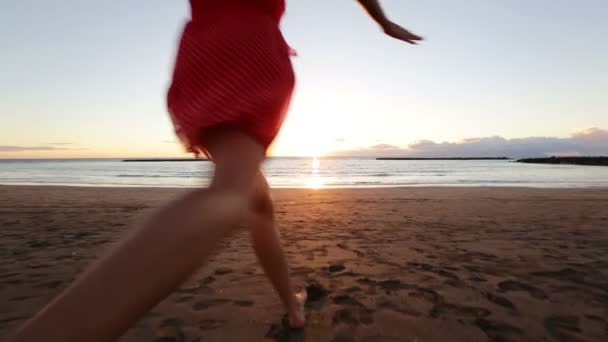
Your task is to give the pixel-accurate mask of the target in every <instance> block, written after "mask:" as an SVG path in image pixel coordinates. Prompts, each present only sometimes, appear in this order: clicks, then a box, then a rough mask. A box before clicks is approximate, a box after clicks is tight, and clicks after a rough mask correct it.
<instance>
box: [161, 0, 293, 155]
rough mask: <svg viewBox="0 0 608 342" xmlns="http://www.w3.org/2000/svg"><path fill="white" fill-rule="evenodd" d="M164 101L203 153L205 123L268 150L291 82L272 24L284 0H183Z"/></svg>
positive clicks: (186, 139)
mask: <svg viewBox="0 0 608 342" xmlns="http://www.w3.org/2000/svg"><path fill="white" fill-rule="evenodd" d="M190 5H191V9H192V19H191V20H190V21H189V22H188V23H187V24H186V27H185V29H184V32H183V34H182V37H181V41H180V45H179V50H178V53H177V60H176V63H175V69H174V73H173V81H172V84H171V87H170V89H169V92H168V96H167V105H168V109H169V113H170V114H171V118H172V120H173V124H174V126H175V131H176V133H177V135H178V136H179V137H180V139H181V140H182V142H183V143H184V144H185V145H186V147H187V148H188V149H189V150H190V151H191V152H194V153H196V154H199V153H206V149H205V136H206V133H207V132H208V131H209V129H210V128H213V127H217V126H224V125H230V126H232V127H236V128H238V129H240V130H242V131H243V132H244V133H246V134H248V135H249V136H251V137H252V138H254V139H255V140H256V141H257V142H258V143H259V144H260V145H262V146H263V147H264V148H268V146H269V145H270V143H271V142H272V141H273V139H274V138H275V137H276V135H277V133H278V131H279V129H280V127H281V124H282V122H283V119H284V116H285V112H286V110H287V107H288V105H289V100H290V98H291V94H292V91H293V87H294V81H295V79H294V73H293V68H292V65H291V61H290V58H289V56H290V48H289V46H288V45H287V43H286V42H285V40H284V38H283V35H282V34H281V31H280V29H279V23H280V21H281V17H282V16H283V12H284V10H285V1H284V0H190Z"/></svg>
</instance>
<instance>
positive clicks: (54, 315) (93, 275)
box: [10, 130, 264, 342]
mask: <svg viewBox="0 0 608 342" xmlns="http://www.w3.org/2000/svg"><path fill="white" fill-rule="evenodd" d="M209 149H210V151H211V152H212V154H213V156H214V161H215V162H216V170H215V176H214V179H213V182H212V186H211V187H210V189H209V190H197V191H193V192H192V193H189V194H187V195H185V196H184V197H182V198H181V199H178V200H177V201H175V202H173V203H171V204H169V205H168V206H166V207H164V208H162V209H160V210H159V211H157V212H156V213H155V214H154V215H152V216H151V217H149V218H148V219H147V220H146V221H144V222H142V224H141V225H139V226H138V227H136V228H135V229H134V230H133V232H132V233H131V235H130V236H128V237H126V238H125V239H124V240H123V241H122V242H120V243H119V244H118V245H117V247H116V248H115V249H114V250H113V251H111V252H110V253H109V254H107V255H106V256H105V257H103V258H101V259H100V260H99V261H97V262H96V263H95V264H94V265H93V266H92V267H90V269H89V270H88V271H86V272H85V273H84V274H82V275H81V276H80V277H79V278H78V279H77V280H76V282H75V283H74V284H73V285H72V286H70V287H69V288H68V289H67V290H65V291H64V292H63V293H62V294H61V295H60V296H59V297H58V298H57V299H55V300H54V301H52V302H51V303H50V304H49V305H48V306H47V307H46V308H45V309H43V310H42V311H41V312H40V313H39V314H38V315H36V316H35V317H34V318H33V319H31V320H30V321H29V322H27V323H26V324H25V325H24V326H23V327H22V329H20V330H19V331H17V333H16V334H15V335H14V336H13V337H12V339H10V341H49V342H55V341H58V342H59V341H61V342H71V341H93V342H94V341H104V342H105V341H114V340H116V339H117V338H118V337H119V336H120V335H122V334H123V333H124V332H125V331H126V330H127V329H128V328H129V327H130V326H131V325H132V324H133V323H134V322H135V321H136V320H137V319H139V318H140V317H141V316H142V315H143V314H144V313H145V312H146V311H148V310H149V309H150V308H152V307H153V306H154V305H155V304H156V303H158V302H159V301H161V300H162V299H163V298H165V297H166V296H167V295H169V294H170V293H171V291H173V290H174V289H175V288H176V287H177V286H179V284H180V283H182V282H183V281H184V280H186V279H187V277H188V276H190V275H191V273H192V272H194V271H195V270H196V269H197V268H198V267H199V266H200V265H201V264H202V262H203V261H204V260H205V259H206V257H207V256H208V255H209V253H210V251H211V250H212V249H213V247H215V246H216V245H217V242H218V241H219V240H220V239H221V238H222V237H224V236H226V235H227V234H228V233H229V232H231V231H232V230H233V227H235V226H236V225H237V223H239V222H240V221H241V219H243V218H244V215H246V213H247V210H248V207H249V203H250V199H251V196H252V191H253V189H254V188H253V186H254V181H255V177H256V175H257V172H258V170H259V166H260V163H261V162H262V160H263V159H264V150H263V148H262V147H261V146H259V145H258V144H257V143H255V142H254V141H253V140H252V139H251V138H249V137H247V136H245V135H243V134H242V133H239V132H235V131H230V130H228V131H222V133H221V134H218V135H216V138H214V139H213V142H212V143H211V144H210V145H209Z"/></svg>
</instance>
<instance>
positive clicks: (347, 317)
mask: <svg viewBox="0 0 608 342" xmlns="http://www.w3.org/2000/svg"><path fill="white" fill-rule="evenodd" d="M373 312H374V311H373V310H369V309H367V308H365V307H357V308H344V309H339V310H338V311H336V312H335V313H334V316H333V318H332V324H333V325H338V324H346V325H353V326H357V325H360V324H365V325H370V324H372V323H374V318H373V316H372V314H373Z"/></svg>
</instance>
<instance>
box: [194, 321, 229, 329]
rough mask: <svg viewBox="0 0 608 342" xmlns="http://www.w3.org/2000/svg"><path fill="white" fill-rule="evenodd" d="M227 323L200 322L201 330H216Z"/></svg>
mask: <svg viewBox="0 0 608 342" xmlns="http://www.w3.org/2000/svg"><path fill="white" fill-rule="evenodd" d="M225 323H226V321H224V320H221V319H204V320H202V321H200V322H199V327H200V328H201V330H215V329H218V328H221V327H222V326H224V324H225Z"/></svg>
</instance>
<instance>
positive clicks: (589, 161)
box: [517, 157, 608, 166]
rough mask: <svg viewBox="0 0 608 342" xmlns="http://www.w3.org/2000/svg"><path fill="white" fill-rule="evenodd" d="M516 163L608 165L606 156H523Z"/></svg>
mask: <svg viewBox="0 0 608 342" xmlns="http://www.w3.org/2000/svg"><path fill="white" fill-rule="evenodd" d="M517 162H518V163H532V164H571V165H592V166H608V157H549V158H524V159H519V160H517Z"/></svg>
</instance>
